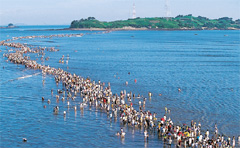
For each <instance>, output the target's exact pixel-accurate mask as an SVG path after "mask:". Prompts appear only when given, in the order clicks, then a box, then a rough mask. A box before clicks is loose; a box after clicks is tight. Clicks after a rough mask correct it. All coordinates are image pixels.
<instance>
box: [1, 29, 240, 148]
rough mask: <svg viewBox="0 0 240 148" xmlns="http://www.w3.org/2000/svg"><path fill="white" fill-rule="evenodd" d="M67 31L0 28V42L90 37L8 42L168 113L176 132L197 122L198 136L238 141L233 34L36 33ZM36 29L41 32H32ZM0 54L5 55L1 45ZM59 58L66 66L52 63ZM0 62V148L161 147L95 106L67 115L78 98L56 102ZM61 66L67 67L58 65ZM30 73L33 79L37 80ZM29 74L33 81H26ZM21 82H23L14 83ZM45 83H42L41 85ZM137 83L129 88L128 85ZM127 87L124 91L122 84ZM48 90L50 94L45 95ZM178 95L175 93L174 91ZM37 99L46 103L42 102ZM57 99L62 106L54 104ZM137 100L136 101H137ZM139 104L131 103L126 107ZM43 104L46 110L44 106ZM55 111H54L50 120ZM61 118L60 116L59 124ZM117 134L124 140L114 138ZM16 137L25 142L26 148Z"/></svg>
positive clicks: (239, 55)
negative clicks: (200, 133)
mask: <svg viewBox="0 0 240 148" xmlns="http://www.w3.org/2000/svg"><path fill="white" fill-rule="evenodd" d="M67 27H68V26H21V27H19V28H14V29H1V30H0V38H1V39H0V40H5V39H9V38H12V37H19V36H28V35H52V34H75V33H84V34H86V33H90V34H86V35H84V36H83V37H70V38H69V37H63V38H45V39H42V38H36V39H22V40H16V41H14V42H20V43H27V44H29V45H34V46H42V47H55V48H57V49H59V51H58V52H46V55H45V57H47V56H49V57H50V59H49V60H48V61H44V62H41V60H40V57H38V56H37V55H36V54H29V56H31V59H34V60H36V59H38V60H37V62H38V63H41V64H43V65H49V66H51V67H55V68H58V67H59V68H63V69H64V70H66V71H69V72H71V73H72V74H73V73H75V74H77V75H80V76H82V77H84V78H87V77H89V78H90V79H91V80H95V81H98V80H101V82H105V83H106V84H107V83H108V82H110V83H111V89H112V91H113V93H118V94H119V93H120V91H121V90H126V91H127V92H130V91H131V92H133V93H135V94H136V95H138V94H140V95H141V96H143V97H147V98H148V92H151V93H152V94H153V96H152V98H151V99H149V98H148V99H147V101H146V110H150V111H151V112H155V113H157V117H158V119H159V118H161V117H162V116H163V115H164V114H165V111H164V107H165V106H166V107H167V108H168V109H170V110H171V113H170V114H167V117H170V118H171V119H172V120H173V122H174V124H175V125H182V124H183V123H186V124H190V122H191V120H193V121H195V122H196V123H197V124H198V122H201V124H202V129H203V131H204V130H205V131H206V130H207V129H209V131H210V133H213V132H214V125H215V123H216V124H217V126H218V129H219V132H220V134H224V135H226V136H230V137H232V136H235V137H237V136H238V135H239V134H240V133H239V131H240V107H239V106H240V75H239V74H240V46H239V41H240V35H239V33H240V32H239V31H232V30H229V31H223V30H221V31H217V30H212V31H210V30H209V31H208V30H204V31H113V32H110V33H105V34H93V33H97V32H98V31H71V30H55V31H53V30H43V29H51V28H55V29H59V28H67ZM38 29H40V30H38ZM8 49H9V48H8ZM0 50H1V52H0V53H1V55H2V54H3V53H7V50H6V47H4V46H0ZM63 55H64V57H65V60H66V57H67V56H69V60H68V64H66V63H65V64H60V63H58V61H59V59H60V58H61V57H62V56H63ZM6 60H7V59H6V58H4V57H2V56H1V58H0V74H1V77H0V125H1V126H0V136H1V137H0V138H1V141H0V146H1V147H162V146H163V141H162V139H161V138H159V137H158V136H157V134H156V131H155V133H154V131H152V132H149V135H150V137H149V140H148V142H144V135H143V132H144V131H143V129H141V128H140V129H136V128H131V127H127V126H123V125H122V124H121V123H120V122H119V119H117V120H112V121H110V119H109V118H108V117H107V114H106V112H104V111H102V110H100V109H96V108H94V107H92V108H89V107H86V108H84V110H83V111H80V109H79V106H78V110H77V112H74V109H73V106H75V105H79V102H81V101H82V100H81V98H80V96H78V97H77V99H76V100H75V101H71V104H70V107H69V108H68V107H67V105H66V101H65V102H62V101H59V103H57V102H56V99H55V97H54V96H55V95H56V94H57V89H61V88H62V86H61V84H59V85H56V83H55V81H54V77H53V76H50V75H46V76H43V75H42V74H41V73H40V74H38V73H39V72H40V71H38V70H32V69H27V68H25V67H24V66H23V65H16V64H13V63H10V62H6ZM65 62H66V61H65ZM36 73H37V74H36ZM33 74H36V75H33ZM23 76H27V77H26V78H24V79H18V78H19V77H23ZM43 80H44V81H45V84H44V85H43V84H42V81H43ZM135 80H136V83H135ZM126 81H128V85H126V84H125V82H126ZM51 89H53V90H54V95H53V96H52V95H51ZM179 89H181V91H179ZM41 97H45V100H47V99H50V100H51V103H50V104H47V101H44V102H42V100H41ZM60 100H61V99H60ZM140 100H141V101H142V100H143V98H141V99H140ZM138 101H139V99H134V100H133V105H135V106H136V105H137V104H138ZM44 105H46V108H44V107H43V106H44ZM56 105H58V106H59V107H60V112H59V114H58V115H55V114H53V108H54V107H55V106H56ZM63 111H66V112H67V114H66V116H65V117H64V116H63ZM121 127H123V128H124V130H125V131H126V137H125V139H121V138H119V137H117V136H115V134H116V132H118V131H119V130H120V128H121ZM22 138H27V139H28V141H27V142H26V143H24V142H22Z"/></svg>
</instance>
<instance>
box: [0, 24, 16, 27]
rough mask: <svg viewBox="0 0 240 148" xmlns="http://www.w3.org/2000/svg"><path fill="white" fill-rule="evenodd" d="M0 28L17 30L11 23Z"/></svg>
mask: <svg viewBox="0 0 240 148" xmlns="http://www.w3.org/2000/svg"><path fill="white" fill-rule="evenodd" d="M0 28H17V26H15V25H13V24H12V23H10V24H8V25H7V26H6V27H0Z"/></svg>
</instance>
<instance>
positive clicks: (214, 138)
mask: <svg viewBox="0 0 240 148" xmlns="http://www.w3.org/2000/svg"><path fill="white" fill-rule="evenodd" d="M98 33H109V31H103V32H98ZM88 34H95V33H87V34H61V35H49V36H26V37H13V38H12V39H8V40H3V41H1V42H0V45H2V46H6V49H7V48H11V49H10V51H15V52H11V53H6V54H5V53H4V54H3V56H4V57H7V60H6V61H7V62H8V61H10V62H12V63H14V64H22V65H24V66H25V67H26V68H31V69H36V70H39V71H41V72H42V74H43V75H46V74H48V75H53V76H54V77H55V82H56V84H57V85H58V84H59V83H62V89H58V90H55V91H57V95H56V101H59V100H60V99H61V100H62V101H64V100H65V99H66V100H67V101H66V106H67V107H69V108H70V107H71V109H72V110H73V111H77V110H84V108H86V107H96V108H99V109H101V110H104V111H105V112H106V113H107V116H108V117H109V118H110V120H112V119H119V121H120V123H121V124H123V125H127V126H131V127H133V128H143V129H144V139H143V140H144V141H148V138H149V134H148V133H149V132H151V131H156V130H157V132H156V134H155V135H156V136H159V137H162V139H163V143H164V144H166V145H169V146H171V145H172V144H175V145H176V146H177V147H188V146H189V147H210V146H211V147H212V146H214V147H229V146H232V147H235V145H236V141H235V137H234V136H233V137H232V138H230V137H226V136H223V135H220V134H219V131H218V128H217V125H215V127H214V129H215V130H214V131H215V132H214V133H210V132H209V130H207V131H202V130H201V129H202V127H201V123H200V122H199V123H198V124H197V123H196V122H194V121H191V124H190V125H187V124H183V125H175V124H174V122H173V121H172V120H171V118H170V117H167V115H169V113H170V110H169V109H168V108H167V107H165V115H164V116H163V117H160V118H157V114H156V113H153V112H151V111H150V110H148V109H146V108H145V105H146V103H147V98H143V101H140V100H139V103H138V105H136V106H133V103H132V99H135V98H136V99H137V98H138V97H136V96H135V94H133V93H132V92H126V91H125V90H123V91H121V92H120V94H117V93H116V94H114V93H113V92H112V91H111V85H110V83H108V85H107V86H106V85H105V83H104V82H101V81H100V80H99V81H98V82H95V81H91V80H90V78H83V77H81V76H79V75H76V74H71V73H70V72H68V71H65V70H63V69H61V68H54V67H50V66H46V65H42V64H39V63H37V61H35V60H31V59H30V57H29V56H27V53H34V54H39V55H42V58H41V59H42V60H44V59H45V60H47V59H48V58H49V57H46V58H45V57H44V56H45V52H46V51H49V52H57V51H59V49H56V48H55V47H48V48H47V47H33V46H29V45H27V44H21V43H15V42H12V41H16V40H20V39H35V38H52V37H82V36H84V35H88ZM12 48H13V49H12ZM61 60H64V56H63V57H62V58H61ZM43 83H44V81H43ZM49 91H51V93H52V95H53V92H54V90H49ZM78 94H80V96H81V98H80V99H81V101H80V102H79V105H78V106H77V105H76V106H71V104H70V101H71V100H75V99H77V95H78ZM151 96H152V94H151V93H149V96H148V97H151ZM42 101H45V98H44V96H43V97H42ZM47 102H48V103H49V104H50V103H51V100H48V101H47ZM53 112H54V114H63V115H64V116H66V111H64V110H62V109H61V108H59V107H58V106H56V107H54V109H53ZM125 134H126V133H125V131H124V130H123V129H122V128H121V129H120V131H119V132H117V133H116V136H121V138H124V137H125ZM239 140H240V137H238V141H239Z"/></svg>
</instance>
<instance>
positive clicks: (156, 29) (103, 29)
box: [31, 27, 240, 31]
mask: <svg viewBox="0 0 240 148" xmlns="http://www.w3.org/2000/svg"><path fill="white" fill-rule="evenodd" d="M59 30H61V31H64V30H72V31H145V30H146V31H202V30H240V29H238V28H231V29H214V28H212V29H195V28H193V29H191V28H180V29H177V28H174V29H172V28H166V29H163V28H161V29H159V28H154V29H150V28H132V27H131V28H129V27H126V28H61V29H43V30H42V29H36V30H31V31H59Z"/></svg>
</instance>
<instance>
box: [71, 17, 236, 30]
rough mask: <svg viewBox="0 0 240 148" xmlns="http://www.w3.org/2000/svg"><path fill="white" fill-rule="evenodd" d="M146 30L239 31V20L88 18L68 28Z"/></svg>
mask: <svg viewBox="0 0 240 148" xmlns="http://www.w3.org/2000/svg"><path fill="white" fill-rule="evenodd" d="M124 27H133V28H146V29H240V19H238V20H235V21H233V20H232V18H229V17H222V18H219V19H209V18H206V17H202V16H198V17H194V16H192V15H191V14H189V15H185V16H183V15H178V16H176V17H170V18H164V17H153V18H136V19H128V20H119V21H112V22H104V21H99V20H97V19H95V18H94V17H88V18H87V19H81V20H74V21H72V23H71V26H70V28H103V29H113V28H124Z"/></svg>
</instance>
